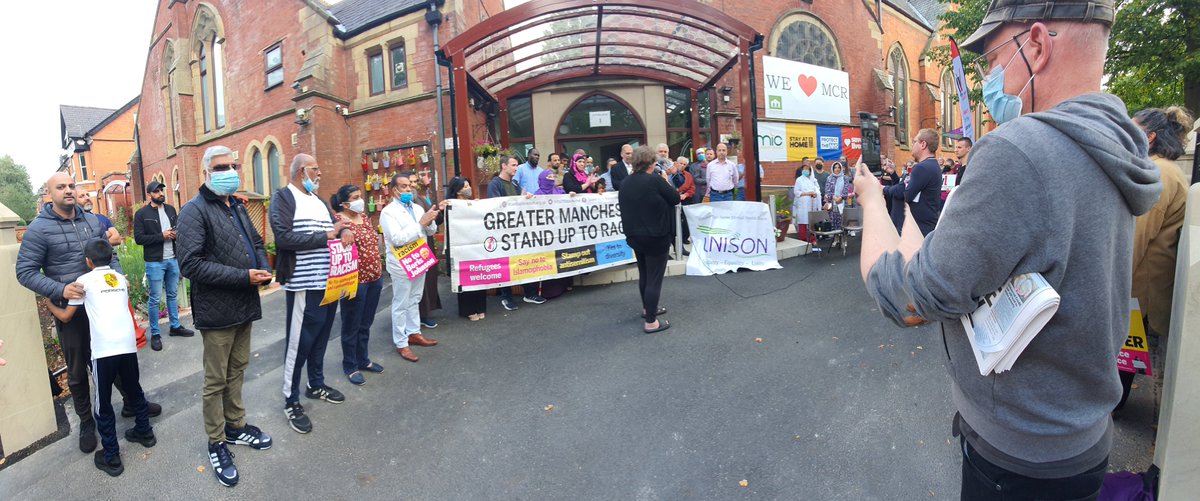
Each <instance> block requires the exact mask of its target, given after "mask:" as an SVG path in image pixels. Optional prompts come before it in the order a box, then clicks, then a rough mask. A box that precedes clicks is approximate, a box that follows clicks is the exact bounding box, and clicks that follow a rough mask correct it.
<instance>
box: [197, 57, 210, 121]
mask: <svg viewBox="0 0 1200 501" xmlns="http://www.w3.org/2000/svg"><path fill="white" fill-rule="evenodd" d="M199 52H200V53H199V54H198V57H197V58H196V62H197V63H198V64H199V65H200V113H201V114H202V115H203V117H202V119H201V121H203V122H204V132H212V130H213V127H212V125H211V124H212V121H211V120H210V119H209V116H208V94H209V86H208V74H209V71H208V60H209V58H210V57H211V56H209V55H208V51H207V50H205V44H204V43H203V42H201V43H200V51H199Z"/></svg>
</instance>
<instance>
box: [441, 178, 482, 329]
mask: <svg viewBox="0 0 1200 501" xmlns="http://www.w3.org/2000/svg"><path fill="white" fill-rule="evenodd" d="M472 198H474V193H473V192H472V191H471V183H470V182H468V181H467V179H466V178H464V177H462V176H454V178H452V179H450V182H449V183H446V200H471V199H472ZM452 217H453V216H452ZM446 252H447V255H446V262H450V256H449V254H448V253H449V252H450V249H449V246H447V248H446ZM457 296H458V316H460V317H464V318H467V319H469V320H470V321H472V322H475V321H479V320H483V318H484V317H485V316H486V315H487V291H463V292H459V293H458V294H457Z"/></svg>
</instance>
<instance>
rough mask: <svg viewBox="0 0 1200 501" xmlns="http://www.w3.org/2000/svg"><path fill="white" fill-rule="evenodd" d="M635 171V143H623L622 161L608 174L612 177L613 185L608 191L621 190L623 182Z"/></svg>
mask: <svg viewBox="0 0 1200 501" xmlns="http://www.w3.org/2000/svg"><path fill="white" fill-rule="evenodd" d="M632 173H633V145H630V144H623V145H621V161H620V162H617V164H616V165H614V166H613V168H612V171H610V172H609V173H608V175H609V176H610V177H611V178H612V186H609V187H608V188H609V189H608V191H621V182H622V181H624V180H625V178H626V177H629V175H630V174H632Z"/></svg>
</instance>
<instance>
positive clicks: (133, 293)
mask: <svg viewBox="0 0 1200 501" xmlns="http://www.w3.org/2000/svg"><path fill="white" fill-rule="evenodd" d="M117 259H120V260H121V269H122V270H124V271H125V279H126V280H128V281H129V300H130V301H131V302H132V303H133V306H134V309H135V310H144V309H145V308H144V305H145V304H146V298H147V290H146V261H145V259H144V257H143V256H142V246H140V245H138V244H137V242H134V241H133V239H127V240H125V243H123V244H121V246H120V247H117Z"/></svg>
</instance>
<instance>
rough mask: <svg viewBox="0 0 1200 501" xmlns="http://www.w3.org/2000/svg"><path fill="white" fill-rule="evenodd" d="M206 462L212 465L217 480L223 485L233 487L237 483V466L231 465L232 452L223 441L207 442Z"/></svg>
mask: <svg viewBox="0 0 1200 501" xmlns="http://www.w3.org/2000/svg"><path fill="white" fill-rule="evenodd" d="M208 462H209V464H211V465H212V469H213V473H214V474H215V475H216V476H217V481H218V482H221V485H224V486H225V487H233V486H235V485H237V483H238V472H237V467H236V466H234V465H233V453H232V452H229V448H228V447H225V443H224V442H217V443H215V444H208Z"/></svg>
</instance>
